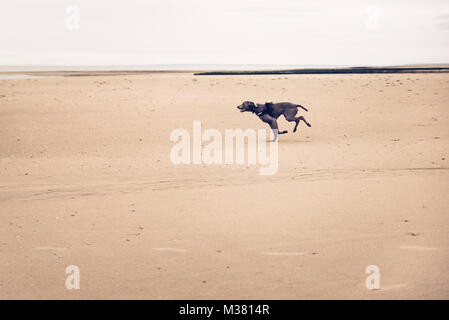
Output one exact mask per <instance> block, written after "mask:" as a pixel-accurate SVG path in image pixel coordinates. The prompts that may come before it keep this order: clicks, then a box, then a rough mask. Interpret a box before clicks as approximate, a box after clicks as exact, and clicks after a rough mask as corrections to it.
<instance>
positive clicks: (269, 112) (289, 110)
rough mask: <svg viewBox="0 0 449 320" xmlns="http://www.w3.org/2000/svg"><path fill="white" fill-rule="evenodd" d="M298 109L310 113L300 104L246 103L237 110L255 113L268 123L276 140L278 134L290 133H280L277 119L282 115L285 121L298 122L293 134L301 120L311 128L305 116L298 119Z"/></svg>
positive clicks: (285, 131)
mask: <svg viewBox="0 0 449 320" xmlns="http://www.w3.org/2000/svg"><path fill="white" fill-rule="evenodd" d="M298 107H299V108H301V109H304V110H305V111H309V110H307V109H306V108H304V107H303V106H301V105H299V104H293V103H290V102H280V103H272V102H266V103H264V104H261V103H255V102H252V101H245V102H243V103H242V104H241V105H239V106H238V107H237V109H239V110H240V112H252V113H255V114H256V115H257V116H258V117H259V118H260V120H262V121H263V122H266V123H268V125H269V126H270V128H271V130H273V133H274V139H273V140H276V138H277V135H278V134H284V133H287V132H288V131H287V130H284V131H279V128H278V123H277V119H278V118H279V117H280V116H281V115H284V117H285V120H287V121H291V122H293V121H294V122H296V125H295V128H294V129H293V132H296V129H297V128H298V124H299V122H300V121H301V120H302V121H304V122H305V123H306V125H307V126H308V127H311V125H310V123H308V122H307V120H306V119H304V117H303V116H299V117H296V114H297V113H298Z"/></svg>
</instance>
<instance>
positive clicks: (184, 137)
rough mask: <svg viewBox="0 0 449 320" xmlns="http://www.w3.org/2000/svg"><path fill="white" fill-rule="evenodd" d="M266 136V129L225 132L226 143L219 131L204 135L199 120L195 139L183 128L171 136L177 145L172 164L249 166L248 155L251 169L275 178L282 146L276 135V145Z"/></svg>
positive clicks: (214, 130) (174, 149) (209, 131)
mask: <svg viewBox="0 0 449 320" xmlns="http://www.w3.org/2000/svg"><path fill="white" fill-rule="evenodd" d="M266 133H267V130H262V129H259V130H257V131H256V130H254V129H246V130H245V131H243V130H242V129H225V131H224V140H223V136H222V133H221V132H220V131H219V130H217V129H206V130H204V132H202V127H201V121H198V120H196V121H193V131H192V135H191V134H190V133H189V131H187V130H186V129H181V128H178V129H175V130H173V131H172V132H171V134H170V141H172V142H175V145H173V146H172V148H171V151H170V160H171V162H172V163H173V164H228V165H229V164H245V153H247V157H246V162H247V164H248V165H256V164H259V166H260V168H259V174H260V175H273V174H275V173H276V172H277V170H278V142H277V140H276V139H274V138H275V134H274V133H273V132H271V134H270V138H271V139H272V141H268V140H267V134H266ZM245 140H246V141H247V144H245ZM273 140H274V141H273ZM203 142H205V143H206V145H205V146H203ZM234 142H235V143H234ZM268 150H269V152H267V151H268ZM234 151H235V152H234Z"/></svg>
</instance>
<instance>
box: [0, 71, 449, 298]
mask: <svg viewBox="0 0 449 320" xmlns="http://www.w3.org/2000/svg"><path fill="white" fill-rule="evenodd" d="M244 100H255V101H257V102H265V101H275V102H280V101H290V102H295V103H298V104H301V105H303V106H305V107H307V108H308V109H309V112H303V111H300V114H301V115H304V116H305V117H306V118H307V120H308V121H309V122H310V123H311V124H312V127H311V128H308V127H306V126H305V125H304V123H301V124H300V126H299V129H298V132H296V133H292V129H293V124H292V123H287V122H286V121H285V120H284V119H283V118H282V119H281V120H279V125H280V128H281V129H287V130H289V133H288V134H286V135H282V136H280V139H279V170H278V172H277V173H276V174H274V175H272V176H261V175H259V173H258V166H257V165H246V164H245V165H205V164H201V165H174V164H173V163H172V162H171V161H170V158H169V155H170V150H171V148H172V146H173V142H171V141H170V140H169V137H170V133H171V132H172V131H173V130H174V129H176V128H185V129H186V130H189V131H191V130H192V122H193V121H194V120H200V121H201V122H202V125H203V126H204V128H216V129H218V130H220V131H223V132H224V130H225V129H227V128H242V129H246V128H254V129H266V128H268V126H267V125H266V124H264V123H262V122H261V121H260V120H259V119H257V117H256V116H255V115H252V114H250V113H240V112H239V111H238V110H237V109H236V106H237V105H239V104H240V103H241V102H242V101H244ZM448 147H449V74H363V75H358V74H351V75H335V74H334V75H232V76H230V75H223V76H194V75H193V74H192V73H187V72H184V73H181V72H180V73H175V72H171V73H151V74H133V73H129V74H116V75H115V74H113V73H110V74H107V73H106V74H104V75H96V76H90V75H89V74H88V73H85V74H82V75H78V76H71V77H70V76H62V75H61V74H54V75H53V76H51V77H42V78H31V79H0V171H1V182H0V190H1V192H0V299H46V298H47V299H48V298H51V299H448V298H449V268H448V266H449V237H448V234H449V218H448V214H449V201H448V198H447V197H448V196H447V195H448V193H449V152H448V150H449V149H448ZM69 265H76V266H79V268H80V275H81V281H80V289H79V290H68V289H67V288H66V286H65V281H66V278H67V274H66V267H67V266H69ZM369 265H375V266H378V267H379V270H380V289H379V290H368V289H367V288H366V286H365V280H366V278H367V277H368V276H369V275H368V274H366V273H365V270H366V268H367V266H369Z"/></svg>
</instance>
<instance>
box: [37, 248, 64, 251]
mask: <svg viewBox="0 0 449 320" xmlns="http://www.w3.org/2000/svg"><path fill="white" fill-rule="evenodd" d="M33 249H35V250H55V251H63V250H67V248H64V247H35V248H33Z"/></svg>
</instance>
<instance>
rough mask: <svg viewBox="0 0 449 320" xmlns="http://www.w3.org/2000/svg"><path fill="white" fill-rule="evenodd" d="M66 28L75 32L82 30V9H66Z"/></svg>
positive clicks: (72, 6) (74, 6) (76, 7)
mask: <svg viewBox="0 0 449 320" xmlns="http://www.w3.org/2000/svg"><path fill="white" fill-rule="evenodd" d="M65 14H66V18H65V27H66V28H67V30H70V31H73V30H78V29H79V28H80V8H79V7H78V6H77V5H70V6H68V7H67V8H66V9H65Z"/></svg>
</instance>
